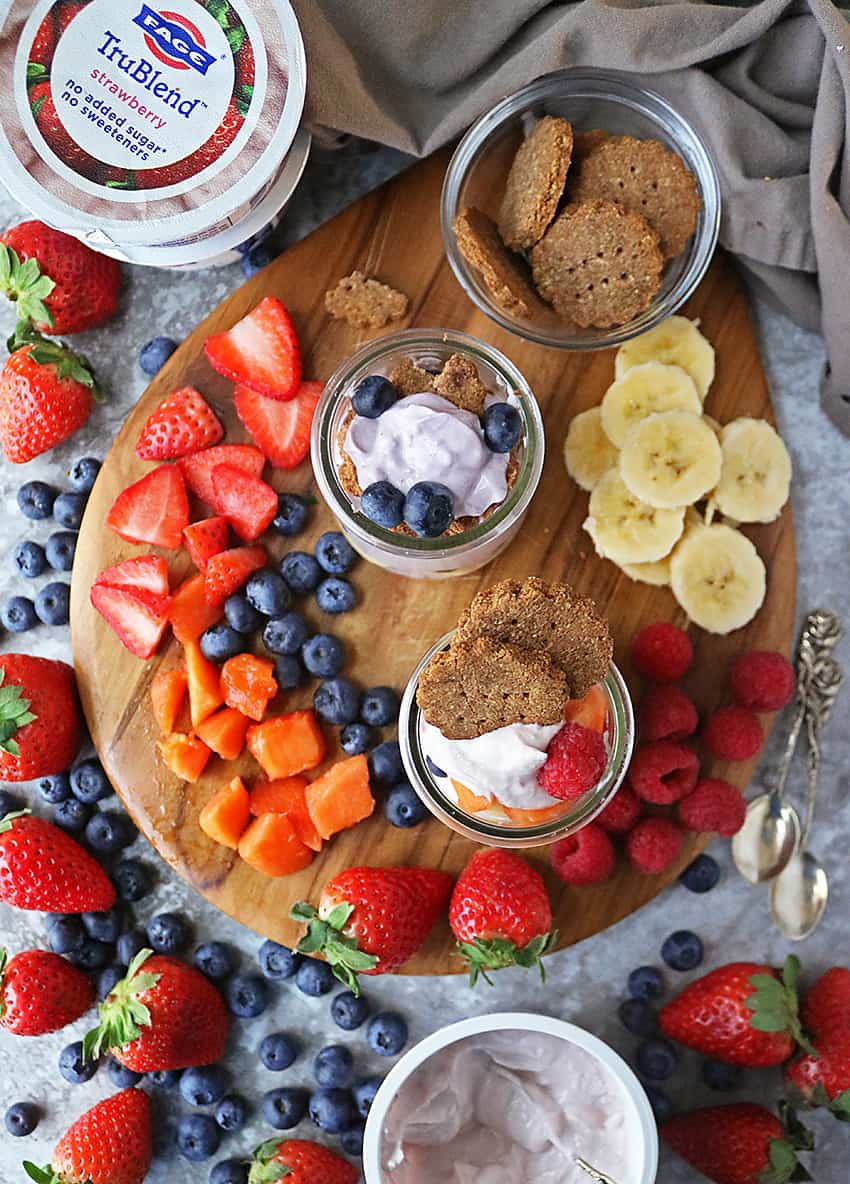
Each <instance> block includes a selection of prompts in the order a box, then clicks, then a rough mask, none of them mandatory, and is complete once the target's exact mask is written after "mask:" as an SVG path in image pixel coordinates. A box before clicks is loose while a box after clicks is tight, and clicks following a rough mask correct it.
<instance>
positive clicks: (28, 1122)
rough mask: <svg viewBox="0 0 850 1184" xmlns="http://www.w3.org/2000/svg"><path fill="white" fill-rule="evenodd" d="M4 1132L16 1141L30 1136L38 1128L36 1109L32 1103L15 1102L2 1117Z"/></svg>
mask: <svg viewBox="0 0 850 1184" xmlns="http://www.w3.org/2000/svg"><path fill="white" fill-rule="evenodd" d="M3 1122H4V1123H5V1125H6V1130H7V1131H8V1132H9V1134H10V1135H14V1137H15V1138H16V1139H20V1138H23V1136H24V1135H31V1134H32V1132H33V1131H34V1130H35V1128H36V1127H37V1126H38V1109H37V1107H35V1106H33V1104H32V1102H15V1103H14V1104H13V1105H11V1106H10V1107H9V1109H8V1110H7V1111H6V1113H5V1115H4V1116H3Z"/></svg>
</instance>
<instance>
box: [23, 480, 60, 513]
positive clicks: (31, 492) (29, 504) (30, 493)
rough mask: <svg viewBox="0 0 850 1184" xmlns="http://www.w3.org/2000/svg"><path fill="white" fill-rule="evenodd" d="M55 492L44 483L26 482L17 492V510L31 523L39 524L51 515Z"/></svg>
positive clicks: (50, 486)
mask: <svg viewBox="0 0 850 1184" xmlns="http://www.w3.org/2000/svg"><path fill="white" fill-rule="evenodd" d="M55 501H56V490H55V489H54V488H53V486H52V485H48V484H47V482H46V481H27V482H26V483H25V484H24V485H22V486H21V488H20V489H19V490H18V509H19V510H20V511H21V513H22V514H23V516H24V517H25V518H29V520H30V521H31V522H40V521H41V520H42V519H43V518H49V517H50V515H51V514H52V513H53V505H54V503H55Z"/></svg>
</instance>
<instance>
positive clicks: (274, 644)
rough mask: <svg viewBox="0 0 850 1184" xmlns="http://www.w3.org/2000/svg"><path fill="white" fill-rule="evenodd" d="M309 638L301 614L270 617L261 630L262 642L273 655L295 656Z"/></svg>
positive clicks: (292, 613)
mask: <svg viewBox="0 0 850 1184" xmlns="http://www.w3.org/2000/svg"><path fill="white" fill-rule="evenodd" d="M309 636H310V629H309V627H308V625H307V622H306V621H305V620H304V618H303V617H302V616H301V613H297V612H289V613H284V614H283V616H282V617H272V618H271V620H270V621H268V622H267V623H266V627H265V629H264V630H263V642H264V644H265V647H266V649H267V650H269V651H270V652H271V653H273V654H289V655H291V654H297V653H300V651H301V647H302V645H303V644H304V642H305V641H306V640H307V638H308V637H309Z"/></svg>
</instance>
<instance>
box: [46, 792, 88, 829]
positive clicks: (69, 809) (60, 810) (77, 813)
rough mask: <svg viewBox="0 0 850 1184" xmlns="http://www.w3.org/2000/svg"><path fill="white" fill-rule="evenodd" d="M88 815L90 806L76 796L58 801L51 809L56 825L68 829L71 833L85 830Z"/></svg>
mask: <svg viewBox="0 0 850 1184" xmlns="http://www.w3.org/2000/svg"><path fill="white" fill-rule="evenodd" d="M90 817H91V807H90V806H87V805H86V804H85V803H84V802H80V801H78V800H77V799H76V798H68V799H67V800H66V801H64V802H60V803H59V804H58V806H57V807H56V809H55V810H54V811H53V821H54V822H55V823H56V825H57V826H61V827H62V829H63V830H67V831H70V833H71V834H78V833H79V832H80V831H81V830H85V828H86V823H87V822H88V820H89V818H90Z"/></svg>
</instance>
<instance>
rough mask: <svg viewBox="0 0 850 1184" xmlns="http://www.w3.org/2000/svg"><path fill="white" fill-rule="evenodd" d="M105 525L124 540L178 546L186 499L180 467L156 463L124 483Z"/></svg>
mask: <svg viewBox="0 0 850 1184" xmlns="http://www.w3.org/2000/svg"><path fill="white" fill-rule="evenodd" d="M106 525H107V526H109V527H111V528H112V530H114V531H115V533H116V534H117V535H120V537H121V538H122V539H126V540H127V542H128V543H152V544H153V545H154V546H155V547H168V548H169V549H171V550H174V549H175V548H177V547H179V546H180V544H181V542H182V541H183V529H184V527H186V526H188V525H189V499H188V497H187V496H186V486H185V484H184V483H183V477H182V476H181V473H180V470H179V469H178V468H177V467H176V466H174V465H160V466H159V468H158V469H154V470H153V472H152V473H148V474H147V476H145V477H142V479H141V480H140V481H136V482H135V483H134V484H133V485H130V486H128V487H127V489H125V490H124V492H123V493H119V494H118V497H117V498H116V499H115V501H114V502H113V503H112V509H111V510H110V511H109V513H108V514H107V515H106Z"/></svg>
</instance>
